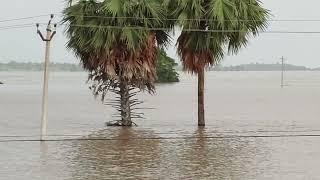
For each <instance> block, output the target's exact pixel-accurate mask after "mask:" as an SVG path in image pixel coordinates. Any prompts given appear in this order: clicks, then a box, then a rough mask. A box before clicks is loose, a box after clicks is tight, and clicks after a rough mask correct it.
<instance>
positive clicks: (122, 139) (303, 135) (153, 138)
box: [0, 134, 320, 143]
mask: <svg viewBox="0 0 320 180" xmlns="http://www.w3.org/2000/svg"><path fill="white" fill-rule="evenodd" d="M299 137H309V138H310V137H314V138H316V137H317V138H318V137H320V134H297V135H295V134H286V135H230V136H203V137H199V136H190V137H140V138H62V139H47V140H45V141H46V142H61V141H128V140H190V139H239V138H299ZM7 142H41V140H39V139H3V140H0V143H7Z"/></svg>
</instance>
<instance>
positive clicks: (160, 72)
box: [156, 49, 179, 83]
mask: <svg viewBox="0 0 320 180" xmlns="http://www.w3.org/2000/svg"><path fill="white" fill-rule="evenodd" d="M177 65H178V64H177V63H176V62H175V60H174V59H172V58H170V57H169V56H167V53H166V52H165V51H164V50H163V49H159V50H158V56H157V67H156V70H157V81H156V82H158V83H169V82H179V74H178V73H177V72H176V69H175V67H176V66H177Z"/></svg>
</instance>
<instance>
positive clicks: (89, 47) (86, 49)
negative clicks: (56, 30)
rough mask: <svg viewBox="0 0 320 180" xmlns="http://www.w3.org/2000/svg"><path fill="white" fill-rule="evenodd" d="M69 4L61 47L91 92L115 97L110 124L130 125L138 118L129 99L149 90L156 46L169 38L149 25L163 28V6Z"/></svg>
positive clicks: (117, 1)
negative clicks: (85, 76) (75, 59)
mask: <svg viewBox="0 0 320 180" xmlns="http://www.w3.org/2000/svg"><path fill="white" fill-rule="evenodd" d="M69 2H70V3H69V6H68V7H67V8H66V9H65V10H64V20H63V22H64V23H65V24H66V25H67V29H66V34H67V36H68V39H69V41H68V43H67V47H68V48H69V49H71V50H72V51H73V52H74V53H75V55H76V56H77V57H78V58H79V59H80V61H81V64H82V66H83V68H84V69H85V70H86V71H87V72H88V73H89V80H90V81H91V82H92V84H93V85H92V87H91V89H92V90H93V93H94V95H95V96H99V95H100V96H101V97H102V100H104V97H105V95H106V93H107V92H114V93H115V94H117V95H118V97H117V98H116V99H115V100H113V101H111V102H109V104H110V105H112V106H113V107H115V108H117V110H118V111H119V120H116V121H115V123H114V125H119V126H132V125H133V121H132V119H133V118H141V116H140V114H136V113H135V112H134V110H135V109H134V106H136V105H138V104H140V102H139V101H138V100H137V99H134V96H135V95H136V94H137V91H147V92H149V93H151V94H152V93H154V90H155V87H154V82H155V80H156V57H157V45H164V44H166V43H167V42H168V41H169V36H168V35H167V32H166V31H163V30H156V31H155V30H150V29H153V28H161V27H163V26H164V24H163V22H164V21H163V20H164V19H166V18H167V16H166V14H168V13H167V12H166V8H165V7H164V6H163V4H161V1H158V0H147V1H145V0H143V1H142V0H138V1H137V0H105V1H94V0H79V1H72V0H70V1H69ZM118 17H120V18H118ZM121 17H135V18H121ZM111 26H112V27H111ZM168 26H169V24H168ZM130 27H135V28H130Z"/></svg>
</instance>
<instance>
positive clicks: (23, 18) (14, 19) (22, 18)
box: [0, 14, 49, 23]
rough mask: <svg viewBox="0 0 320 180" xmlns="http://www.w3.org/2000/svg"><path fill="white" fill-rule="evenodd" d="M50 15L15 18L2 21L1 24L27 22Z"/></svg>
mask: <svg viewBox="0 0 320 180" xmlns="http://www.w3.org/2000/svg"><path fill="white" fill-rule="evenodd" d="M48 15H49V14H43V15H37V16H27V17H20V18H13V19H4V20H0V23H3V22H11V21H20V20H26V19H34V18H39V17H44V16H48Z"/></svg>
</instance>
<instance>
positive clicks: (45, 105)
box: [37, 14, 57, 141]
mask: <svg viewBox="0 0 320 180" xmlns="http://www.w3.org/2000/svg"><path fill="white" fill-rule="evenodd" d="M53 17H54V15H53V14H52V15H51V16H50V20H49V22H48V25H47V29H46V31H47V35H46V38H44V36H43V35H42V33H41V31H40V30H39V24H37V33H38V34H39V36H40V38H41V40H42V41H44V42H46V52H45V63H44V78H43V94H42V115H41V137H40V140H41V141H44V140H45V137H46V135H47V118H48V78H49V71H48V70H49V69H48V68H49V64H50V61H49V58H50V42H51V40H52V38H53V36H54V35H55V34H56V30H55V29H56V27H57V24H54V25H53V26H54V30H52V19H53Z"/></svg>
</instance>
